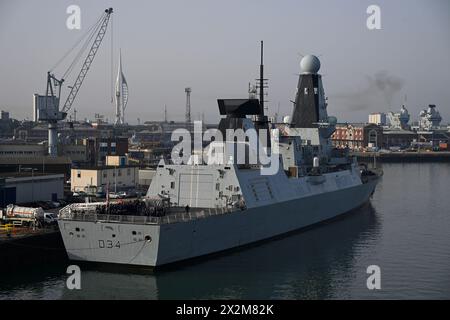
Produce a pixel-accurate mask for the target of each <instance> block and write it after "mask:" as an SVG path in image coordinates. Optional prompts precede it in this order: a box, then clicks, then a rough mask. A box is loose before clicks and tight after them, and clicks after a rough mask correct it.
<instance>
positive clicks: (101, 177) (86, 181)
mask: <svg viewBox="0 0 450 320" xmlns="http://www.w3.org/2000/svg"><path fill="white" fill-rule="evenodd" d="M138 173H139V167H137V166H128V165H125V166H99V167H92V168H72V169H71V175H70V183H71V191H73V192H76V191H83V192H87V191H88V190H95V191H96V192H106V189H107V188H109V191H111V192H112V191H114V190H116V191H120V190H128V189H134V188H136V186H137V184H138V179H139V178H138Z"/></svg>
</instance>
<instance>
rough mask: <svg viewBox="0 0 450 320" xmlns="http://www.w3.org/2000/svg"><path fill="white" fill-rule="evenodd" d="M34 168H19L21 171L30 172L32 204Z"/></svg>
mask: <svg viewBox="0 0 450 320" xmlns="http://www.w3.org/2000/svg"><path fill="white" fill-rule="evenodd" d="M37 170H38V169H36V168H21V171H31V202H34V171H37Z"/></svg>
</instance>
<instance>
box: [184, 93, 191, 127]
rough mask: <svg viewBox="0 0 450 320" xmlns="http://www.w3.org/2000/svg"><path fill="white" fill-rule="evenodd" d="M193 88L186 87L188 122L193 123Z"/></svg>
mask: <svg viewBox="0 0 450 320" xmlns="http://www.w3.org/2000/svg"><path fill="white" fill-rule="evenodd" d="M191 91H192V90H191V88H185V89H184V92H186V122H187V123H191Z"/></svg>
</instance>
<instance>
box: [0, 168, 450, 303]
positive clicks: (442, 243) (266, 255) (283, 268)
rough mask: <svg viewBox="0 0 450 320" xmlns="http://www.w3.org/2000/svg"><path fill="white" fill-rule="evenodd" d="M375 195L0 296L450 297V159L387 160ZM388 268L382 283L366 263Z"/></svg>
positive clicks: (42, 275) (49, 272)
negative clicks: (311, 218) (185, 257)
mask: <svg viewBox="0 0 450 320" xmlns="http://www.w3.org/2000/svg"><path fill="white" fill-rule="evenodd" d="M383 169H384V172H385V175H384V178H383V180H382V182H381V183H380V184H379V186H378V187H377V190H376V193H375V195H374V197H373V199H372V201H371V204H369V205H367V206H365V207H363V208H361V209H359V210H357V211H355V212H353V213H351V214H348V215H346V216H344V217H342V218H340V219H338V220H336V221H333V222H331V223H327V224H323V225H320V226H318V227H315V228H312V229H309V230H306V231H303V232H299V233H296V234H293V235H290V236H287V237H284V238H282V239H278V240H274V241H271V242H266V243H263V244H259V245H257V246H253V247H249V248H245V249H241V250H238V251H233V252H231V253H226V254H221V255H218V256H215V257H210V258H206V259H201V260H197V261H195V262H194V263H191V264H188V265H182V266H178V267H177V268H171V269H170V270H166V271H162V272H160V273H157V274H139V273H137V272H136V271H125V270H120V271H118V270H116V271H111V270H108V271H101V270H99V269H93V268H92V267H91V268H90V269H88V270H84V269H83V270H82V290H74V291H70V290H68V289H65V281H66V277H67V276H66V274H65V268H66V266H67V264H66V263H61V264H53V265H50V266H49V265H37V266H36V267H35V268H34V269H31V268H28V269H27V271H24V272H17V274H15V275H11V276H9V277H7V279H5V278H6V277H4V276H2V277H0V299H105V298H106V299H109V298H111V299H175V298H180V299H192V298H193V299H210V298H225V299H227V298H235V299H336V298H337V299H339V298H344V299H348V298H350V299H358V298H362V299H367V298H369V299H370V298H387V299H418V298H425V299H428V298H436V299H450V192H449V189H450V164H385V165H384V166H383ZM373 264H375V265H378V266H380V268H381V285H382V288H381V290H377V291H369V290H368V289H367V287H366V279H367V276H368V275H367V274H366V268H367V266H369V265H373Z"/></svg>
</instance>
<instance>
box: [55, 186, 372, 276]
mask: <svg viewBox="0 0 450 320" xmlns="http://www.w3.org/2000/svg"><path fill="white" fill-rule="evenodd" d="M377 181H378V179H373V180H371V181H369V182H367V183H364V184H359V185H356V186H352V187H349V188H344V189H339V190H335V191H331V192H325V193H321V194H317V195H310V196H306V197H303V198H298V199H293V200H289V201H284V202H277V203H273V204H271V205H267V206H261V207H254V208H249V209H246V210H242V211H234V212H229V213H223V214H217V215H211V216H208V217H205V218H200V219H194V220H191V221H183V222H175V223H166V224H153V225H152V224H133V223H126V224H124V223H114V222H101V221H75V220H60V221H59V226H60V230H61V234H62V237H63V240H64V244H65V247H66V251H67V254H68V256H69V259H71V260H75V261H89V262H98V263H116V264H126V265H137V266H146V267H157V266H161V265H166V264H170V263H174V262H178V261H183V260H186V259H191V258H195V257H200V256H204V255H208V254H212V253H216V252H220V251H224V250H228V249H231V248H236V247H240V246H244V245H248V244H251V243H254V242H257V241H261V240H265V239H269V238H273V237H276V236H280V235H282V234H285V233H288V232H292V231H295V230H298V229H302V228H305V227H309V226H311V225H315V224H317V223H320V222H323V221H326V220H329V219H333V218H335V217H337V216H339V215H341V214H344V213H346V212H349V211H351V210H352V209H355V208H357V207H359V206H361V205H363V204H364V203H366V202H367V201H368V200H369V198H370V196H371V195H372V193H373V192H374V190H375V187H376V184H377Z"/></svg>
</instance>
